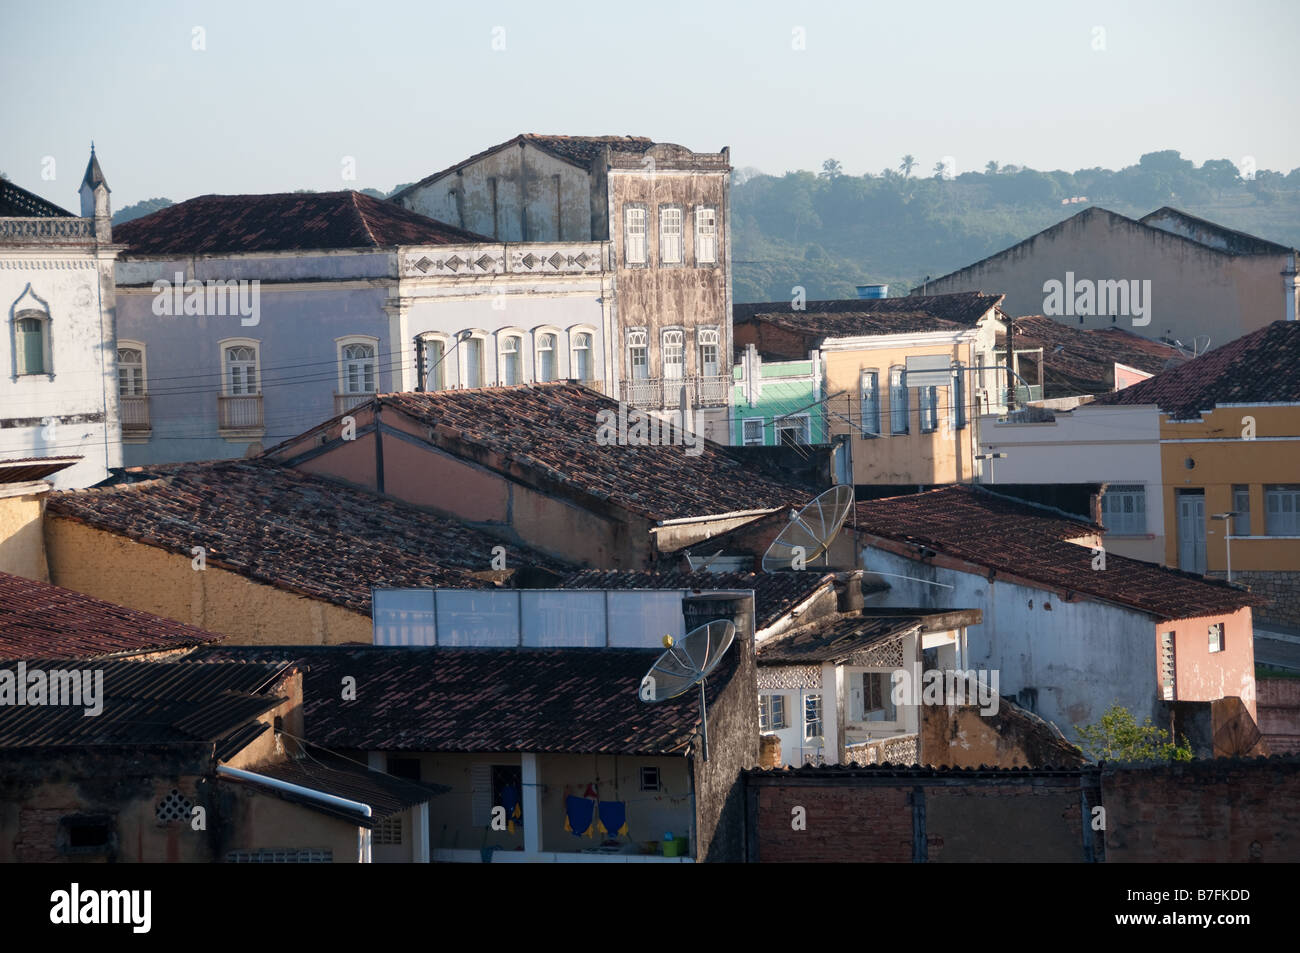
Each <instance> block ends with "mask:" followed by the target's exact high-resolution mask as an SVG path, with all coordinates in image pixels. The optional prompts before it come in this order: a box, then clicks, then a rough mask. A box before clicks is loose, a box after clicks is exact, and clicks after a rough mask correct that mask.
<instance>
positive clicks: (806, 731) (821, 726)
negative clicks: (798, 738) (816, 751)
mask: <svg viewBox="0 0 1300 953" xmlns="http://www.w3.org/2000/svg"><path fill="white" fill-rule="evenodd" d="M814 702H815V710H816V717H815V718H810V717H809V715H810V714H811V712H812V711H813V709H814ZM825 734H826V704H825V699H824V698H823V697H822V693H821V692H811V693H809V694H807V695H805V696H804V697H803V740H804V741H812V740H813V739H814V738H822V737H824V736H825Z"/></svg>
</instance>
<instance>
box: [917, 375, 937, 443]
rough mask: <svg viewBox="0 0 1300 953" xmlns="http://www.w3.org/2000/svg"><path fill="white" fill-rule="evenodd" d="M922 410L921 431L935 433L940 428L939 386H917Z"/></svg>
mask: <svg viewBox="0 0 1300 953" xmlns="http://www.w3.org/2000/svg"><path fill="white" fill-rule="evenodd" d="M917 395H918V396H919V398H920V400H919V401H918V403H919V404H920V410H921V433H934V432H935V431H936V430H938V429H939V387H938V386H936V385H932V386H929V387H919V388H917Z"/></svg>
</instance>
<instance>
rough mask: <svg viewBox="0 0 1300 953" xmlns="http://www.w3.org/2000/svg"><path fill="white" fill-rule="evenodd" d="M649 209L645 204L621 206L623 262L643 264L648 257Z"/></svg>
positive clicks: (630, 203)
mask: <svg viewBox="0 0 1300 953" xmlns="http://www.w3.org/2000/svg"><path fill="white" fill-rule="evenodd" d="M648 218H649V210H648V209H647V208H646V206H645V205H642V204H640V203H632V202H629V203H628V204H626V205H624V206H623V263H624V264H626V265H645V264H646V260H647V258H648V254H647V252H648V247H647V246H648V241H647V239H648V237H649V228H648V227H647V219H648Z"/></svg>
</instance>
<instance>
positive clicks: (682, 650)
mask: <svg viewBox="0 0 1300 953" xmlns="http://www.w3.org/2000/svg"><path fill="white" fill-rule="evenodd" d="M735 638H736V626H735V624H734V623H732V622H731V621H729V620H727V619H715V620H714V621H712V622H707V623H705V624H704V625H702V626H700V627H699V628H697V629H692V630H691V631H690V632H688V633H686V635H685V636H684V637H683V638H682V640H681V641H680V642H673V640H672V636H667V635H666V636H664V644H665V645H666V646H667V648H666V649H665V650H664V654H663V655H661V656H659V658H657V659H656V660H655V663H654V664H653V665H651V666H650V671H648V672H646V675H645V678H643V679H641V687H640V689H639V690H638V692H637V694H638V695H639V696H640V698H641V700H642V701H643V702H651V703H653V702H661V701H667V700H668V699H670V698H676V697H677V696H678V695H684V694H685V693H686V692H688V691H690V690H691V688H692V687H693V686H695V685H699V686H700V724H701V725H702V727H703V734H704V760H705V761H708V760H709V713H708V708H707V706H706V704H705V701H704V680H705V679H706V678H707V677H708V675H709V673H710V672H712V671H713V670H714V669H715V668H717V667H718V663H719V662H721V661H722V657H723V656H724V655H726V654H727V649H729V648H731V643H732V642H733V641H735Z"/></svg>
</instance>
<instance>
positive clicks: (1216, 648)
mask: <svg viewBox="0 0 1300 953" xmlns="http://www.w3.org/2000/svg"><path fill="white" fill-rule="evenodd" d="M1206 633H1207V647H1208V649H1209V651H1210V652H1211V653H1212V654H1216V653H1219V652H1223V651H1225V650H1226V649H1227V646H1226V645H1225V644H1224V640H1223V623H1222V622H1213V623H1211V624H1210V625H1209V626H1208V627H1207V629H1206Z"/></svg>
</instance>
